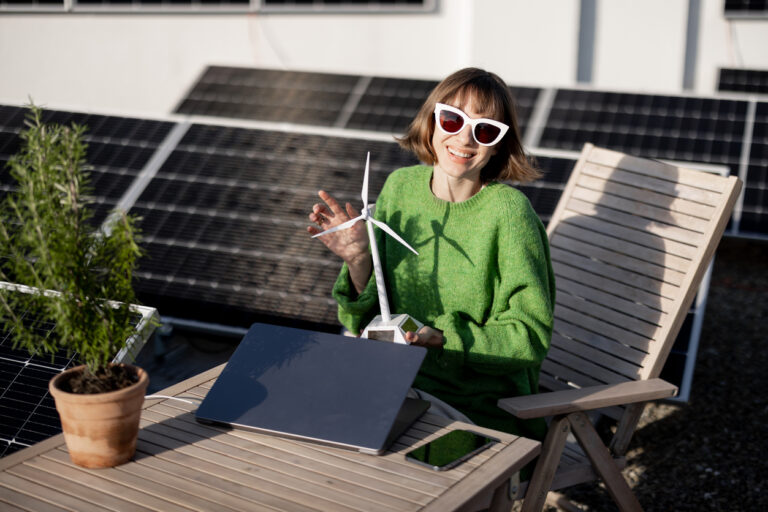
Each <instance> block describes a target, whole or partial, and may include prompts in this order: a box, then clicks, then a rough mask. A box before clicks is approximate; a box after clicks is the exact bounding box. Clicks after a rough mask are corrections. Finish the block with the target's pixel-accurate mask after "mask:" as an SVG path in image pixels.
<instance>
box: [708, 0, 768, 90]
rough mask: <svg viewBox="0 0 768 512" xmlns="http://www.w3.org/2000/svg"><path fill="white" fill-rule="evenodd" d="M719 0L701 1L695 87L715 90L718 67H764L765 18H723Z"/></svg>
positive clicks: (767, 53) (767, 62)
mask: <svg viewBox="0 0 768 512" xmlns="http://www.w3.org/2000/svg"><path fill="white" fill-rule="evenodd" d="M722 2H723V0H705V1H704V2H703V5H702V12H701V32H700V33H699V58H698V62H697V68H696V69H697V72H696V82H695V88H696V91H697V92H700V93H709V92H710V91H713V90H716V89H717V80H718V69H719V68H746V69H762V70H768V20H743V19H742V20H727V19H725V18H724V17H723V6H722Z"/></svg>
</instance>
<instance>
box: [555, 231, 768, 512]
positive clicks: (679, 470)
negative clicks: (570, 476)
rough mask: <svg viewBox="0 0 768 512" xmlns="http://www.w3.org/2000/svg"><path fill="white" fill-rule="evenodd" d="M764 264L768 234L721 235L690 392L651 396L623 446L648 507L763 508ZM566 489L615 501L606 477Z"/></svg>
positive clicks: (767, 440)
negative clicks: (676, 399)
mask: <svg viewBox="0 0 768 512" xmlns="http://www.w3.org/2000/svg"><path fill="white" fill-rule="evenodd" d="M766 270H768V242H765V241H757V240H745V239H736V238H725V239H723V241H722V242H721V244H720V246H719V248H718V250H717V252H716V255H715V268H714V274H713V277H712V282H711V284H710V290H709V295H708V299H707V308H706V313H705V317H704V324H703V329H702V334H701V339H700V344H699V352H698V357H697V362H696V369H695V373H694V378H693V386H692V390H691V397H690V400H689V402H688V403H687V404H678V403H668V402H667V403H664V402H662V403H652V404H649V405H647V406H646V409H645V413H644V415H643V418H642V420H641V423H640V425H639V428H638V430H637V431H636V432H635V436H634V437H633V440H632V443H631V445H630V450H629V452H628V453H627V462H628V464H627V467H626V468H625V470H624V476H625V477H626V478H627V480H628V481H629V482H630V485H631V487H632V488H633V490H634V492H635V495H636V496H637V498H638V500H639V501H640V503H641V505H642V506H643V508H644V509H645V510H646V511H648V512H651V511H664V512H666V511H705V510H707V511H708V510H712V511H766V510H768V426H767V425H768V391H766V389H767V388H768V376H767V375H768V374H767V373H766V368H768V350H766V348H768V347H766V337H765V332H764V331H765V327H766V325H768V323H767V322H766V317H768V272H767V271H766ZM564 494H565V495H566V496H567V497H568V498H569V499H570V500H571V501H572V503H574V504H576V505H578V506H579V507H580V508H583V509H584V510H596V511H603V510H605V511H614V510H617V507H616V506H615V505H614V503H613V501H612V500H611V498H610V496H608V493H607V492H606V490H605V488H604V487H603V486H602V484H599V485H598V484H584V485H581V486H577V487H574V488H572V489H569V490H566V491H565V492H564ZM551 510H554V509H551Z"/></svg>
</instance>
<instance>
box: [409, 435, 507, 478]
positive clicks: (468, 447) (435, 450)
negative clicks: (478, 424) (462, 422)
mask: <svg viewBox="0 0 768 512" xmlns="http://www.w3.org/2000/svg"><path fill="white" fill-rule="evenodd" d="M498 442H499V440H498V439H496V438H493V437H490V436H486V435H484V434H479V433H477V432H472V431H471V430H452V431H451V432H448V433H447V434H445V435H442V436H440V437H438V438H437V439H435V440H433V441H430V442H428V443H427V444H425V445H422V446H419V447H418V448H415V449H413V450H411V451H409V452H408V453H406V454H405V459H406V460H408V461H410V462H415V463H416V464H421V465H424V466H427V467H430V468H432V469H434V470H435V471H445V470H446V469H451V468H453V467H456V466H457V465H459V464H460V463H461V462H463V461H465V460H467V459H469V458H470V457H472V456H473V455H475V454H477V453H479V452H481V451H483V450H485V449H486V448H488V447H489V446H491V445H492V444H493V443H498Z"/></svg>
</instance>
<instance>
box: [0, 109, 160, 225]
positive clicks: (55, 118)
mask: <svg viewBox="0 0 768 512" xmlns="http://www.w3.org/2000/svg"><path fill="white" fill-rule="evenodd" d="M28 111H29V110H28V109H27V108H24V107H15V106H7V105H6V106H0V193H2V194H5V193H6V192H8V191H9V190H11V188H12V187H13V180H12V178H11V176H10V173H9V172H8V169H7V167H6V163H7V162H8V160H9V159H10V157H11V156H12V155H14V154H16V153H17V152H18V151H19V150H20V149H21V138H20V137H19V132H20V131H21V130H22V129H24V127H25V126H24V121H25V119H26V115H27V112H28ZM42 120H43V122H49V123H58V124H62V125H70V124H72V123H77V124H80V125H84V126H86V127H87V130H86V132H85V136H84V140H85V142H86V143H87V144H88V149H87V160H88V163H89V164H90V165H91V166H92V167H93V169H92V171H91V173H90V178H91V185H92V186H93V192H94V197H93V199H94V205H93V211H94V218H93V222H94V223H95V224H100V223H101V222H102V221H103V220H104V219H105V218H106V215H107V214H108V212H109V211H110V210H111V209H112V208H114V207H115V206H116V205H117V202H118V200H119V199H120V198H121V197H122V195H123V193H124V192H125V191H126V189H127V188H128V187H129V186H130V184H131V183H132V182H133V180H134V179H135V178H136V176H137V175H138V174H139V172H140V171H141V170H142V169H143V168H144V166H145V165H146V164H147V162H148V161H149V159H150V158H151V157H152V155H153V154H154V152H155V150H156V149H157V147H158V146H159V145H160V143H161V142H162V141H163V139H165V137H166V136H167V134H168V132H169V131H170V129H171V127H172V126H173V123H171V122H167V121H153V120H146V119H135V118H128V117H116V116H105V115H97V114H82V113H76V112H65V111H56V110H44V111H43V116H42Z"/></svg>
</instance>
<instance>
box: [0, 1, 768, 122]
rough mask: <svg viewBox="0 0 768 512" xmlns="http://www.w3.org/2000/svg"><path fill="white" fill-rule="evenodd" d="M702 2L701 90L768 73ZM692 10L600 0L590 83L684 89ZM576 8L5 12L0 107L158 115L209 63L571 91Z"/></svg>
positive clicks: (754, 28)
mask: <svg viewBox="0 0 768 512" xmlns="http://www.w3.org/2000/svg"><path fill="white" fill-rule="evenodd" d="M722 2H723V0H702V18H701V30H700V34H699V54H698V59H697V73H696V90H697V91H698V92H700V93H704V94H709V93H712V92H713V91H714V89H715V85H716V82H715V79H716V74H717V68H718V67H720V66H723V65H731V66H739V65H744V66H746V67H752V68H757V69H768V52H766V51H765V48H768V21H757V22H755V21H741V22H731V23H729V22H727V21H726V20H725V19H724V18H723V16H722ZM687 6H688V1H687V0H644V1H636V0H598V1H597V28H596V34H595V36H596V45H597V48H596V51H595V61H594V77H593V78H594V80H593V86H594V87H597V88H602V89H614V90H631V91H652V92H670V93H674V92H680V90H681V87H682V74H683V66H684V55H685V30H686V20H687ZM578 29H579V2H578V1H577V0H475V1H472V0H439V9H438V12H437V13H427V14H412V15H403V14H388V15H387V14H375V15H374V14H371V15H355V14H345V15H324V14H315V15H308V14H304V15H287V14H286V15H278V14H272V15H260V14H253V13H252V14H219V15H204V14H180V15H174V14H163V15H156V14H123V15H117V14H112V15H109V14H93V15H88V14H78V13H62V14H0V103H10V104H23V103H25V102H26V101H27V98H28V97H29V96H31V97H32V98H33V99H34V100H35V102H36V103H39V104H44V105H47V106H48V107H51V108H77V109H80V110H90V111H98V112H107V113H126V114H133V115H149V116H163V115H165V114H167V113H169V112H170V111H172V110H173V108H174V107H175V105H176V103H177V102H178V101H179V100H180V99H181V98H182V97H183V95H184V94H185V92H186V90H187V89H188V88H189V87H190V86H191V85H192V84H193V82H194V81H195V79H196V78H197V76H198V75H199V74H200V73H201V72H202V71H203V70H204V69H205V67H206V66H207V65H209V64H223V65H237V66H262V67H271V68H283V69H296V70H314V71H325V72H341V73H352V74H371V75H382V76H399V77H414V78H430V79H439V78H441V77H443V76H445V75H446V74H448V73H450V72H451V71H454V70H455V69H458V68H460V67H463V66H466V65H477V66H481V67H485V68H488V69H490V70H492V71H495V72H497V73H498V74H499V75H501V76H502V78H504V79H505V80H506V81H507V82H509V83H511V84H516V85H537V86H547V87H550V86H554V87H560V86H566V87H567V86H571V85H575V77H576V66H577V50H578V47H577V44H578Z"/></svg>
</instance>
